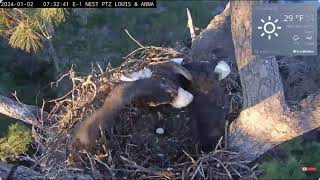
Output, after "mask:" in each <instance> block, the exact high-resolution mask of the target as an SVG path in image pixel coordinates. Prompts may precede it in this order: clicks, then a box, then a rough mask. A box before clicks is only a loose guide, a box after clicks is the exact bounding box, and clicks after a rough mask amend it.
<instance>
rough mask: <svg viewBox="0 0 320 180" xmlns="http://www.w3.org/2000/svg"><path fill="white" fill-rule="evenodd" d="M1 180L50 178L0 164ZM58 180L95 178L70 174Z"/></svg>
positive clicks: (31, 171) (26, 169)
mask: <svg viewBox="0 0 320 180" xmlns="http://www.w3.org/2000/svg"><path fill="white" fill-rule="evenodd" d="M0 179H19V180H34V179H37V180H46V179H48V177H46V176H45V175H43V174H41V173H39V172H37V171H35V170H33V169H30V168H27V167H25V166H12V165H7V164H4V163H1V162H0ZM57 179H61V180H62V179H77V180H91V179H92V180H93V179H94V178H93V177H92V176H91V175H88V174H81V173H70V174H66V175H64V176H61V177H58V178H57Z"/></svg>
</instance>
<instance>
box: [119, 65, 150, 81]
mask: <svg viewBox="0 0 320 180" xmlns="http://www.w3.org/2000/svg"><path fill="white" fill-rule="evenodd" d="M151 76H152V71H151V70H150V69H149V68H144V69H142V70H140V71H137V72H132V73H129V74H127V75H124V74H123V75H121V77H120V80H121V81H137V80H139V79H145V78H150V77H151Z"/></svg>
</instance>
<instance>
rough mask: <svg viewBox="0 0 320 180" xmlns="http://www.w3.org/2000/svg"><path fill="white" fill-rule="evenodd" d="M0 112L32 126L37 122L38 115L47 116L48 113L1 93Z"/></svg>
mask: <svg viewBox="0 0 320 180" xmlns="http://www.w3.org/2000/svg"><path fill="white" fill-rule="evenodd" d="M0 113H1V114H4V115H7V116H9V117H12V118H15V119H18V120H21V121H23V122H25V123H27V124H30V125H34V126H37V125H38V124H39V121H38V120H39V119H40V117H47V115H48V113H47V112H44V111H41V109H40V108H38V107H36V106H31V105H27V104H22V103H20V102H18V101H15V100H12V99H10V98H7V97H4V96H1V95H0Z"/></svg>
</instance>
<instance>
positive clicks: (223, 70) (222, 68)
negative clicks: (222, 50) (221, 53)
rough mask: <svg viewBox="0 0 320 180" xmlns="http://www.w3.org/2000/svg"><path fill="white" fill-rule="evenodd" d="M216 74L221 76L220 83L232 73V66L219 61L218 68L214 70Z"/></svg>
mask: <svg viewBox="0 0 320 180" xmlns="http://www.w3.org/2000/svg"><path fill="white" fill-rule="evenodd" d="M214 72H216V73H218V74H219V81H220V80H222V79H224V78H226V77H227V76H228V75H229V74H230V72H231V69H230V66H229V65H228V64H227V63H226V62H225V61H219V62H218V64H217V65H216V67H215V68H214Z"/></svg>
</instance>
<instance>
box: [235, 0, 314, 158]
mask: <svg viewBox="0 0 320 180" xmlns="http://www.w3.org/2000/svg"><path fill="white" fill-rule="evenodd" d="M251 3H252V1H231V31H232V37H233V44H234V48H235V57H236V61H237V65H238V69H239V74H240V79H241V85H242V91H243V99H244V104H243V111H242V112H241V114H240V116H239V117H238V119H237V120H236V121H235V122H233V123H232V124H231V127H230V133H229V145H230V146H231V148H234V149H236V150H238V151H240V153H241V155H242V157H243V158H245V159H250V160H253V159H255V158H257V157H259V156H260V155H262V154H263V153H265V152H266V151H268V150H269V149H271V148H273V147H275V146H276V145H278V144H280V143H282V142H284V141H287V140H290V139H292V138H294V137H297V136H299V135H302V134H303V133H306V132H308V131H310V130H312V129H314V128H317V127H319V126H320V118H319V117H320V100H319V99H320V94H319V93H317V94H314V95H310V96H309V97H308V98H307V99H305V100H304V101H303V102H301V103H300V104H301V109H300V111H292V110H290V109H289V108H288V106H287V104H286V102H285V97H284V91H283V85H282V82H281V78H280V74H279V70H278V65H277V62H276V59H275V57H262V56H254V55H252V51H251V18H252V17H251Z"/></svg>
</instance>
